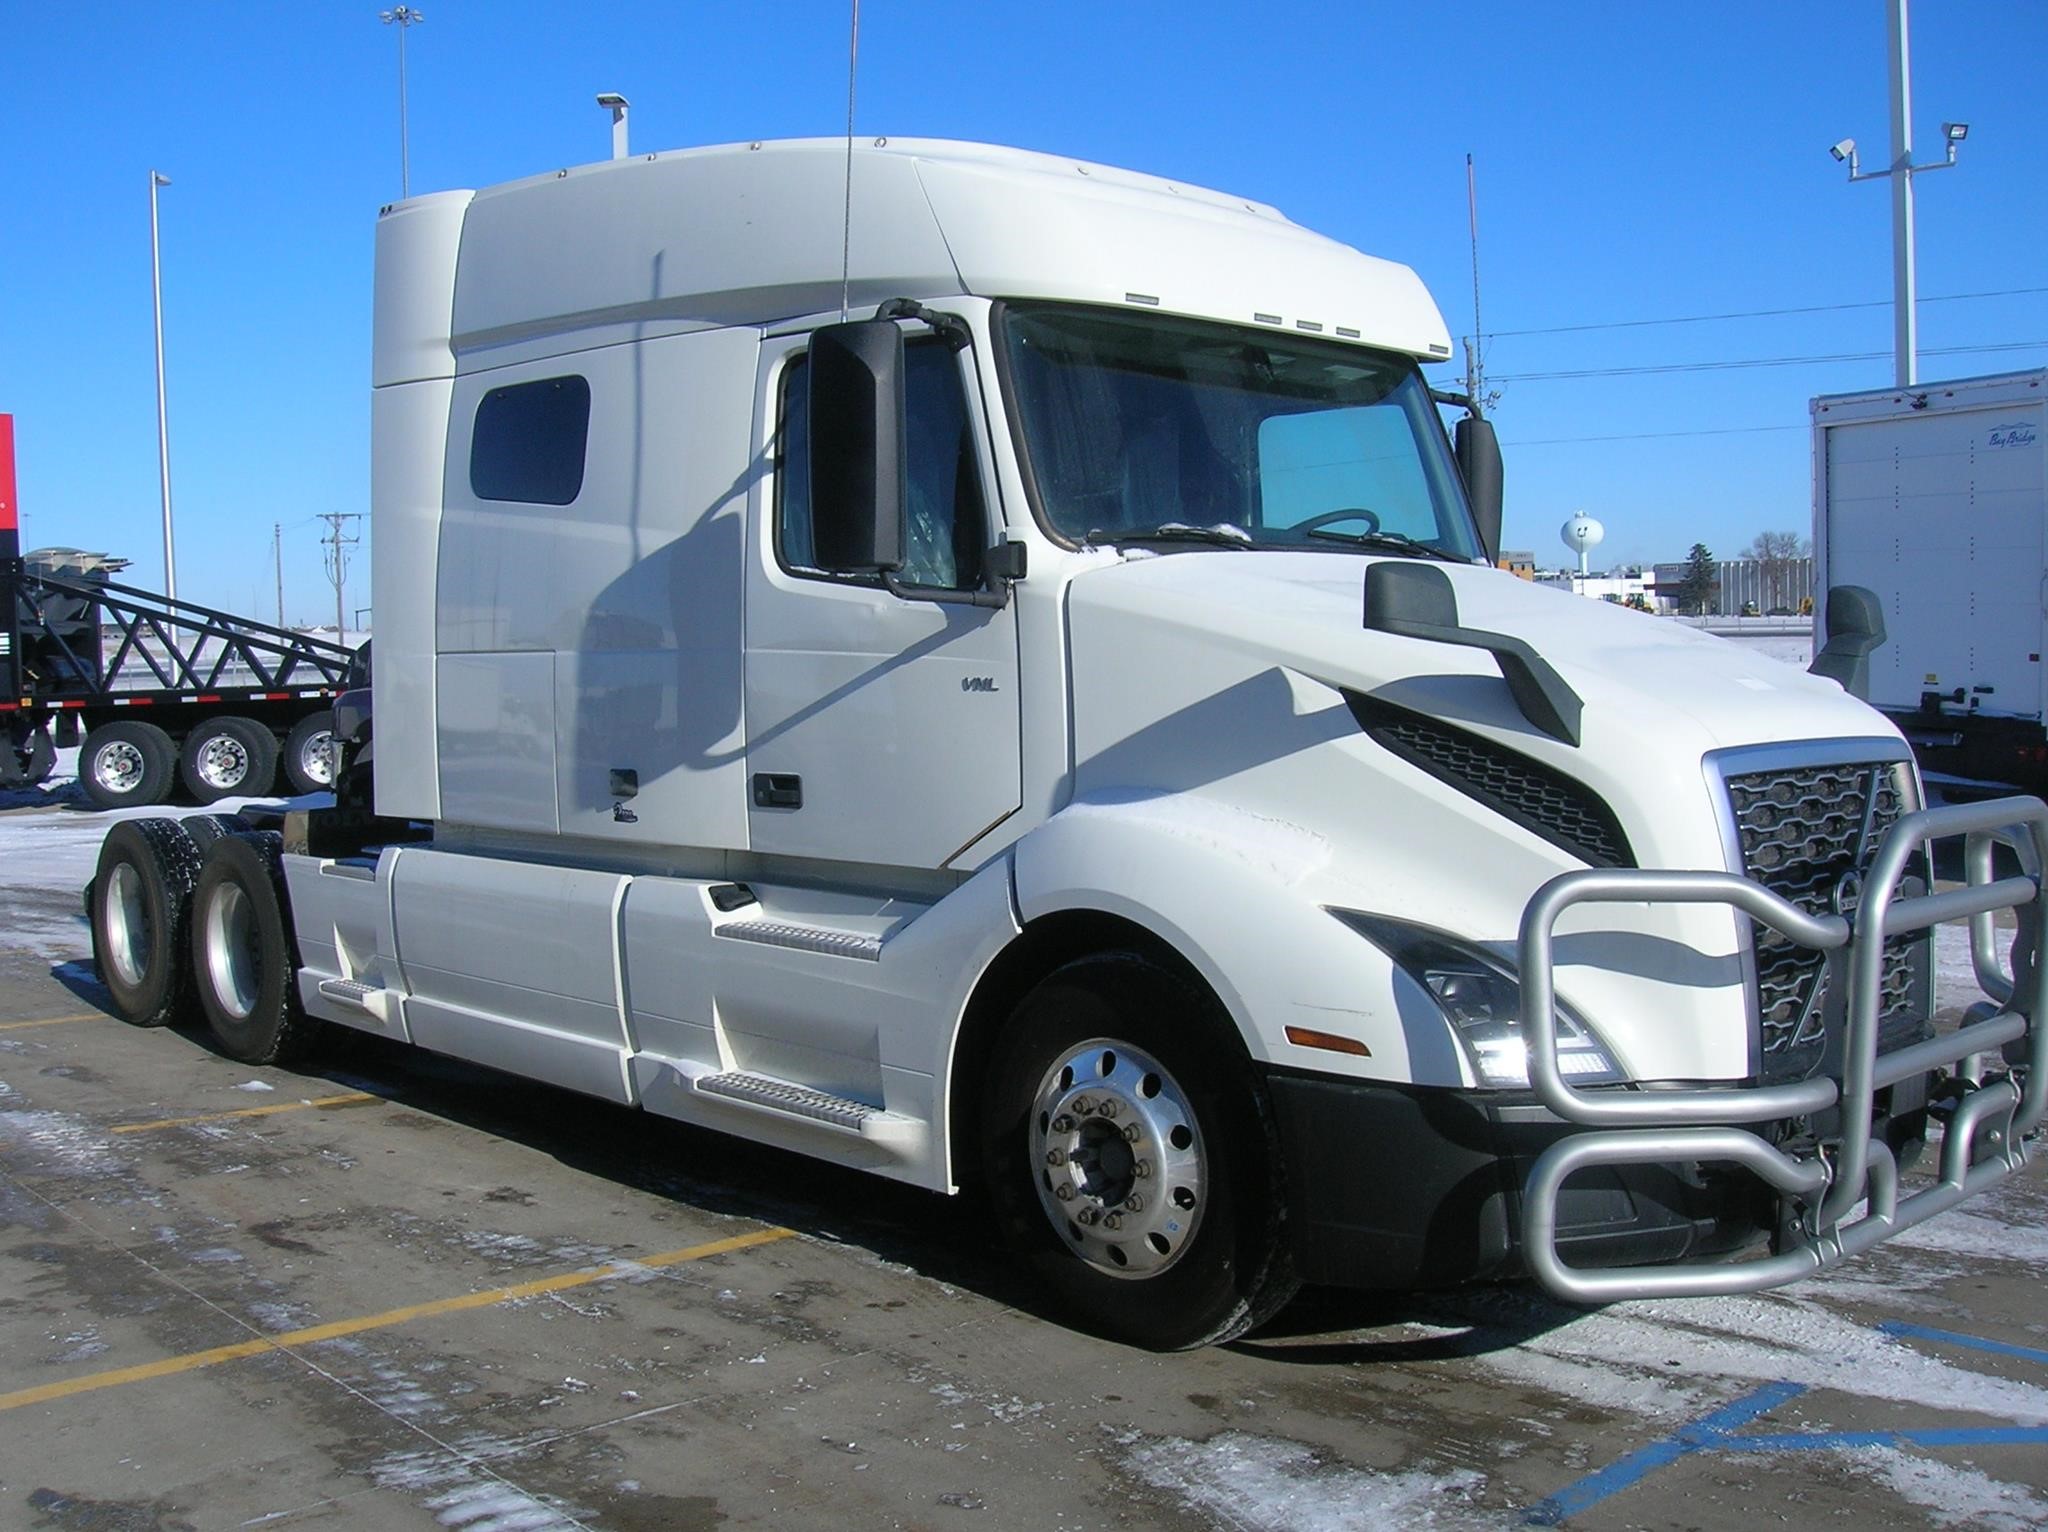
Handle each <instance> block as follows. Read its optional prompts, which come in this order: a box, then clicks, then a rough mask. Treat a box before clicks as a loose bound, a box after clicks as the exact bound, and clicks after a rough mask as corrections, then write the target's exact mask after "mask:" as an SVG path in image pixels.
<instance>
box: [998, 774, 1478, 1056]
mask: <svg viewBox="0 0 2048 1532" xmlns="http://www.w3.org/2000/svg"><path fill="white" fill-rule="evenodd" d="M1333 854H1334V852H1333V848H1332V847H1330V845H1329V844H1328V843H1327V842H1325V841H1324V840H1323V838H1322V837H1321V836H1319V835H1317V834H1315V833H1314V832H1313V831H1310V830H1306V829H1303V828H1301V827H1299V826H1295V825H1289V824H1285V823H1282V822H1280V821H1278V820H1275V819H1272V818H1269V817H1266V816H1263V815H1258V814H1254V813H1250V812H1248V811H1245V810H1242V809H1237V808H1232V807H1230V806H1228V805H1224V804H1219V803H1217V802H1215V801H1213V800H1210V799H1207V798H1203V797H1200V796H1197V795H1194V794H1187V793H1171V794H1156V795H1126V794H1119V795H1107V794H1105V795H1097V796H1093V797H1089V798H1084V799H1080V800H1077V801H1076V802H1074V803H1073V804H1072V805H1070V806H1069V807H1067V808H1066V809H1063V810H1062V811H1061V812H1060V813H1058V814H1056V815H1054V816H1053V817H1052V818H1051V819H1049V820H1047V821H1046V822H1045V824H1043V825H1042V826H1040V827H1039V828H1038V829H1036V830H1034V831H1033V832H1031V833H1030V834H1029V835H1027V836H1025V837H1024V838H1023V839H1022V840H1021V841H1019V842H1018V843H1017V845H1016V846H1015V847H1014V848H1013V849H1012V856H1013V858H1014V864H1015V869H1016V871H1015V878H1016V895H1017V908H1018V913H1019V914H1020V915H1021V916H1022V917H1023V919H1024V921H1025V923H1026V924H1027V925H1028V924H1029V923H1030V922H1031V921H1033V920H1036V919H1039V918H1041V917H1043V916H1046V915H1050V914H1053V913H1055V912H1057V911H1061V910H1069V909H1092V910H1101V911H1104V912H1106V913H1109V914H1113V915H1118V916H1121V917H1123V918H1124V919H1126V920H1129V921H1131V922H1133V923H1134V924H1137V925H1140V926H1142V927H1144V928H1145V929H1146V930H1148V931H1151V932H1152V933H1153V934H1155V935H1156V936H1158V937H1159V938H1160V940H1162V941H1164V942H1166V943H1168V944H1169V945H1170V946H1172V947H1173V948H1174V950H1175V951H1177V952H1179V953H1180V954H1181V955H1182V956H1184V957H1185V958H1186V959H1187V960H1188V961H1189V962H1190V963H1192V964H1193V965H1194V966H1195V968H1196V970H1197V971H1198V972H1199V973H1200V974H1201V975H1202V977H1203V978H1204V979H1205V980H1206V981H1207V982H1208V984H1209V987H1210V988H1211V989H1212V990H1214V991H1215V993H1216V995H1217V998H1218V999H1219V1000H1221V1001H1222V1003H1223V1006H1224V1008H1225V1010H1227V1011H1228V1012H1229V1014H1230V1016H1231V1019H1232V1020H1233V1021H1234V1022H1236V1024H1237V1028H1238V1031H1239V1033H1240V1034H1241V1035H1242V1036H1243V1038H1244V1042H1245V1047H1246V1049H1247V1050H1248V1051H1249V1052H1250V1054H1251V1056H1252V1057H1253V1058H1254V1059H1256V1060H1259V1061H1260V1062H1262V1063H1266V1064H1272V1065H1278V1066H1284V1067H1287V1068H1293V1069H1308V1070H1315V1071H1318V1072H1321V1073H1324V1074H1341V1075H1349V1076H1354V1077H1356V1078H1359V1079H1369V1080H1385V1081H1395V1082H1402V1083H1408V1084H1418V1085H1459V1084H1469V1083H1470V1082H1469V1080H1468V1079H1467V1077H1466V1072H1465V1068H1464V1061H1463V1059H1462V1057H1461V1055H1460V1053H1459V1051H1458V1046H1457V1043H1456V1042H1455V1040H1454V1039H1453V1038H1452V1036H1451V1034H1450V1029H1449V1027H1448V1026H1447V1025H1446V1023H1445V1022H1444V1020H1443V1017H1442V1015H1441V1014H1440V1013H1439V1012H1438V1011H1437V1009H1436V1007H1435V1005H1434V1004H1433V1003H1432V1002H1431V1001H1429V1000H1428V999H1427V998H1426V997H1425V996H1424V995H1422V994H1421V993H1420V992H1419V991H1418V990H1417V989H1416V986H1414V985H1413V984H1412V983H1411V982H1409V981H1408V980H1407V979H1406V978H1405V976H1401V975H1399V974H1398V973H1397V971H1396V969H1395V968H1394V965H1393V963H1392V962H1391V961H1390V960H1389V959H1388V958H1387V956H1386V955H1385V954H1384V953H1382V952H1381V951H1380V950H1379V949H1378V948H1376V947H1375V946H1373V944H1372V943H1370V942H1368V941H1366V940H1365V939H1364V938H1362V937H1360V936H1358V935H1357V934H1355V933H1354V932H1353V931H1351V930H1350V929H1349V928H1348V927H1346V926H1344V925H1343V924H1341V923H1340V922H1338V921H1337V920H1336V919H1334V918H1333V917H1332V916H1331V915H1329V914H1328V912H1327V911H1325V910H1324V909H1323V907H1322V906H1321V905H1320V904H1318V903H1317V902H1316V901H1315V899H1314V898H1312V897H1310V896H1309V894H1308V893H1307V892H1306V888H1305V885H1312V884H1313V883H1314V881H1316V879H1315V875H1316V873H1317V872H1318V871H1319V870H1320V869H1321V868H1322V867H1323V866H1324V865H1325V863H1327V862H1328V861H1329V859H1330V858H1331V857H1332V855H1333ZM1289 1027H1296V1028H1305V1029H1308V1030H1311V1031H1315V1032H1322V1033H1330V1034H1334V1035H1336V1036H1339V1037H1345V1038H1350V1039H1355V1040H1356V1041H1358V1042H1360V1043H1362V1044H1364V1045H1365V1047H1366V1048H1367V1049H1368V1050H1369V1054H1368V1055H1367V1056H1365V1057H1360V1056H1358V1055H1355V1054H1347V1053H1337V1052H1332V1051H1329V1050H1326V1049H1321V1048H1311V1047H1302V1046H1299V1045H1297V1044H1295V1043H1292V1042H1290V1041H1288V1037H1287V1029H1288V1028H1289Z"/></svg>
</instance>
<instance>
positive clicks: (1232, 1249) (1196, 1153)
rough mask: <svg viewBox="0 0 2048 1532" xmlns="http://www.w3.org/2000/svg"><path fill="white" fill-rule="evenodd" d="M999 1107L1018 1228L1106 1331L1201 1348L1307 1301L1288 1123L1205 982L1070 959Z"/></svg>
mask: <svg viewBox="0 0 2048 1532" xmlns="http://www.w3.org/2000/svg"><path fill="white" fill-rule="evenodd" d="M983 1105H984V1109H985V1110H984V1113H983V1123H984V1127H983V1140H982V1150H983V1153H982V1159H983V1166H984V1169H985V1170H986V1172H987V1177H988V1187H989V1193H990V1197H991V1200H992V1202H993V1204H994V1208H995V1212H996V1215H997V1218H998V1220H999V1222H1000V1224H1001V1226H1002V1232H1003V1234H1004V1236H1005V1237H1006V1239H1007V1240H1008V1242H1009V1244H1010V1246H1011V1248H1012V1249H1014V1250H1015V1251H1016V1252H1017V1253H1018V1254H1019V1255H1020V1256H1022V1257H1023V1258H1024V1259H1025V1260H1027V1261H1028V1262H1029V1263H1030V1265H1031V1267H1032V1268H1033V1270H1034V1271H1035V1273H1036V1274H1037V1276H1038V1277H1039V1279H1040V1280H1041V1281H1042V1282H1043V1283H1044V1284H1045V1286H1046V1288H1047V1289H1048V1290H1049V1291H1050V1292H1051V1293H1052V1295H1053V1296H1054V1297H1055V1298H1056V1299H1057V1300H1058V1301H1059V1303H1060V1304H1061V1305H1062V1306H1063V1307H1065V1308H1066V1309H1067V1310H1069V1311H1070V1312H1071V1313H1072V1314H1073V1315H1074V1316H1075V1317H1077V1318H1078V1319H1079V1320H1080V1321H1081V1322H1082V1323H1083V1324H1084V1325H1085V1326H1087V1327H1088V1328H1090V1329H1092V1330H1095V1331H1097V1332H1099V1333H1101V1334H1104V1335H1107V1336H1110V1337H1111V1338H1113V1339H1116V1340H1120V1341H1124V1342H1127V1343H1129V1344H1132V1345H1138V1346H1146V1347H1150V1348H1152V1349H1154V1350H1160V1351H1179V1350H1186V1349H1189V1348H1192V1347H1196V1346H1206V1345H1215V1344H1219V1343H1221V1342H1223V1341H1227V1340H1230V1339H1233V1338H1234V1337H1236V1336H1239V1335H1242V1334H1243V1333H1244V1332H1245V1331H1247V1330H1249V1329H1251V1328H1252V1327H1253V1326H1255V1325H1258V1324H1261V1323H1263V1322H1264V1321H1265V1320H1267V1319H1269V1318H1270V1317H1272V1315H1273V1314H1275V1313H1276V1312H1278V1311H1279V1309H1280V1307H1281V1305H1283V1304H1284V1303H1286V1301H1287V1300H1288V1299H1289V1298H1290V1297H1292V1296H1293V1294H1294V1292H1295V1290H1296V1288H1297V1287H1298V1285H1299V1284H1298V1282H1297V1281H1296V1279H1295V1277H1294V1272H1293V1264H1292V1261H1291V1258H1290V1256H1289V1253H1288V1250H1287V1248H1286V1246H1285V1244H1284V1242H1283V1240H1282V1229H1281V1224H1282V1219H1283V1216H1284V1206H1285V1204H1284V1199H1283V1196H1282V1187H1281V1178H1280V1156H1279V1149H1278V1145H1277V1142H1276V1138H1275V1135H1274V1131H1273V1126H1272V1116H1271V1113H1270V1111H1269V1110H1268V1109H1267V1107H1266V1105H1265V1102H1264V1098H1263V1096H1262V1095H1261V1093H1260V1091H1259V1089H1258V1086H1257V1082H1256V1081H1255V1079H1254V1078H1253V1076H1252V1074H1251V1072H1250V1070H1249V1069H1248V1068H1246V1067H1244V1063H1243V1055H1242V1050H1241V1049H1239V1048H1238V1047H1237V1046H1236V1039H1235V1037H1234V1035H1233V1034H1232V1032H1231V1030H1230V1022H1229V1019H1228V1018H1227V1017H1226V1016H1224V1015H1223V1013H1222V1010H1221V1008H1220V1007H1219V1006H1218V1005H1217V1003H1216V1001H1215V1000H1214V998H1213V997H1212V996H1210V995H1209V994H1207V993H1206V992H1205V991H1203V990H1201V989H1200V988H1199V987H1198V986H1196V985H1195V984H1193V983H1190V982H1188V981H1186V980H1184V979H1182V978H1180V977H1179V976H1177V975H1175V974H1173V973H1170V972H1169V971H1167V970H1166V969H1164V968H1162V967H1160V966H1158V965H1157V964H1155V963H1153V962H1151V961H1149V960H1147V959H1145V958H1142V957H1140V956H1138V955H1136V954H1134V953H1111V954H1105V955H1101V956H1097V957H1089V958H1083V959H1081V960H1079V961H1077V962H1073V963H1069V964H1068V965H1066V966H1065V967H1064V968H1061V969H1059V970H1058V971H1057V972H1055V973H1054V974H1052V975H1051V976H1050V977H1048V978H1047V979H1045V980H1044V981H1043V982H1041V983H1040V984H1039V985H1038V986H1037V988H1035V989H1033V990H1032V991H1031V992H1030V994H1028V995H1026V996H1025V997H1024V999H1023V1000H1022V1002H1020V1003H1019V1005H1018V1006H1017V1009H1016V1011H1015V1012H1014V1013H1013V1014H1012V1016H1011V1019H1010V1025H1009V1028H1008V1034H1007V1038H1006V1040H1005V1041H1004V1042H1003V1043H1002V1044H1001V1045H1000V1046H999V1047H998V1049H997V1053H996V1057H995V1060H994V1063H993V1065H992V1066H991V1069H990V1072H989V1077H988V1086H987V1090H986V1094H985V1095H984V1098H983Z"/></svg>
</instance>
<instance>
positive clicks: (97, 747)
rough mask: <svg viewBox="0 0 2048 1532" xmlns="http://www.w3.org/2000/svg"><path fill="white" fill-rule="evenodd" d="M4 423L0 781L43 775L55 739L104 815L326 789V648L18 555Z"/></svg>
mask: <svg viewBox="0 0 2048 1532" xmlns="http://www.w3.org/2000/svg"><path fill="white" fill-rule="evenodd" d="M12 425H13V423H12V419H11V417H8V416H5V415H0V787H20V786H31V785H34V784H35V783H38V782H41V781H42V780H44V779H45V778H47V777H48V776H49V774H50V772H51V770H52V769H53V768H54V766H55V764H56V754H57V749H58V747H59V746H69V745H74V744H75V745H81V746H82V749H81V751H80V755H79V767H78V774H79V779H80V781H81V783H82V785H83V786H84V789H85V793H86V795H87V797H89V798H90V799H91V800H92V801H93V802H94V803H96V804H98V805H99V806H100V807H102V808H127V807H147V806H149V805H151V804H156V803H161V802H163V801H164V800H165V799H166V798H168V797H169V796H170V795H171V794H172V792H173V791H175V790H176V789H177V788H178V787H180V786H182V787H183V788H184V789H185V790H186V791H187V792H189V793H190V794H191V795H192V796H193V797H195V798H197V799H198V800H199V801H200V802H202V803H211V802H213V801H215V800H216V799H219V798H225V797H228V796H230V795H235V794H254V793H267V792H269V791H271V790H272V788H273V786H275V785H278V779H279V777H280V774H281V775H282V778H283V784H282V785H284V786H286V787H288V788H290V789H291V790H292V791H294V792H312V791H318V790H320V789H322V788H325V787H327V786H328V785H329V784H330V783H331V782H332V779H333V769H332V766H331V764H330V762H329V745H330V741H331V738H332V734H333V717H332V708H333V704H334V698H335V697H336V695H338V693H339V691H340V689H341V683H342V679H343V676H344V675H345V673H346V672H347V669H348V664H349V660H350V657H351V655H350V651H349V650H348V649H347V648H346V647H345V646H343V645H341V644H338V643H329V642H328V641H326V640H325V639H319V638H313V637H310V636H308V635H306V634H303V633H293V632H291V631H289V630H287V629H284V628H280V627H273V626H272V625H270V624H268V623H263V622H257V621H254V620H253V619H250V618H247V617H239V616H236V615H234V614H233V613H229V612H222V611H216V610H215V609H213V608H212V607H206V606H199V605H196V604H195V603H193V602H189V601H174V600H172V599H171V598H170V597H168V596H165V595H161V594H159V593H157V592H155V591H150V590H144V589H142V588H140V587H137V586H132V585H123V584H118V583H116V582H114V581H112V580H108V579H106V578H105V577H104V574H105V572H104V570H97V569H91V568H89V567H87V566H88V565H89V564H90V562H91V561H90V560H85V561H79V562H78V564H77V566H76V568H77V572H76V573H67V572H57V571H58V570H60V569H65V568H67V567H69V566H66V565H64V564H63V563H62V561H60V560H51V559H48V558H45V557H44V556H42V555H31V556H30V557H29V558H27V559H24V558H23V557H22V556H21V552H20V546H19V538H20V534H19V531H18V528H17V523H16V510H15V498H14V475H13V453H12V443H13V430H12Z"/></svg>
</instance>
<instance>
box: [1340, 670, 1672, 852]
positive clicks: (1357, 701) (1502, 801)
mask: <svg viewBox="0 0 2048 1532" xmlns="http://www.w3.org/2000/svg"><path fill="white" fill-rule="evenodd" d="M1344 699H1345V701H1346V702H1348V703H1349V704H1350V705H1351V716H1352V717H1354V718H1356V719H1357V720H1358V725H1359V727H1360V728H1362V729H1364V730H1365V732H1366V733H1367V734H1368V735H1369V736H1371V738H1372V739H1373V740H1374V741H1376V742H1377V743H1378V744H1380V745H1381V746H1383V747H1384V748H1386V749H1388V750H1391V751H1392V752H1393V753H1394V754H1395V755H1398V756H1400V757H1401V759H1403V760H1405V761H1407V762H1408V763H1409V764H1411V765H1414V766H1419V767H1421V768H1422V769H1423V770H1424V771H1426V772H1428V773H1429V774H1430V775H1431V776H1433V777H1436V778H1437V779H1438V780H1440V781H1442V782H1445V783H1448V784H1449V785H1450V786H1452V787H1455V788H1456V789H1457V790H1458V791H1459V792H1461V793H1464V794H1465V795H1466V796H1467V797H1469V798H1476V799H1477V800H1478V801H1479V802H1481V803H1483V804H1485V805H1486V806H1487V807H1488V808H1490V809H1492V810H1493V811H1494V812H1495V813H1497V814H1499V815H1501V816H1502V817H1503V818H1507V819H1512V820H1513V821H1514V822H1515V823H1516V824H1518V825H1520V826H1522V828H1523V829H1525V830H1529V831H1531V832H1533V833H1534V834H1537V835H1540V836H1542V837H1543V839H1545V840H1547V841H1549V842H1550V843H1551V844H1552V845H1553V846H1557V847H1560V848H1561V849H1563V850H1565V851H1569V852H1570V853H1571V854H1572V855H1573V856H1575V857H1577V858H1578V859H1579V860H1580V861H1582V862H1585V863H1587V864H1589V865H1590V866H1594V867H1633V866H1635V865H1636V859H1635V853H1634V852H1633V851H1631V850H1630V849H1629V844H1628V837H1627V836H1626V835H1625V834H1623V833H1622V828H1621V821H1620V820H1618V819H1616V818H1615V817H1614V810H1612V809H1610V808H1609V807H1608V806H1607V805H1606V803H1605V802H1603V801H1602V800H1601V798H1600V795H1599V794H1598V793H1596V792H1594V791H1593V790H1592V789H1591V788H1590V787H1588V786H1586V784H1585V783H1583V782H1579V781H1576V780H1574V779H1573V778H1571V777H1568V776H1566V775H1565V774H1564V773H1563V772H1561V771H1556V770H1553V769H1552V768H1551V767H1548V766H1545V765H1544V764H1542V763H1541V762H1540V761H1534V760H1531V759H1530V758H1529V757H1528V756H1526V755H1522V754H1520V753H1518V752H1517V751H1513V750H1510V749H1508V748H1506V747H1505V746H1503V745H1497V744H1495V743H1494V742H1493V741H1492V740H1490V739H1484V738H1482V737H1481V736H1479V735H1477V734H1470V733H1467V732H1466V731H1465V730H1463V729H1456V728H1452V727H1451V726H1450V725H1449V724H1445V723H1439V722H1438V721H1437V720H1436V719H1434V718H1430V717H1427V716H1425V715H1424V714H1421V713H1411V712H1410V711H1409V710H1408V709H1407V708H1404V707H1397V706H1395V705H1394V704H1393V703H1391V702H1382V701H1381V700H1380V699H1378V698H1377V697H1368V696H1365V695H1363V694H1362V693H1359V692H1353V691H1347V692H1345V693H1344Z"/></svg>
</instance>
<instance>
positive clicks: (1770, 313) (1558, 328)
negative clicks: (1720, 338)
mask: <svg viewBox="0 0 2048 1532" xmlns="http://www.w3.org/2000/svg"><path fill="white" fill-rule="evenodd" d="M2035 293H2048V287H2007V288H2001V289H2000V290H1998V291H1996V292H1987V293H1947V294H1944V295H1942V296H1941V297H1937V298H1922V299H1921V300H1920V302H1922V303H1966V302H1970V301H1972V300H1975V299H1979V298H2020V297H2026V296H2030V295H2032V294H2035ZM1891 306H1892V300H1891V299H1889V298H1885V299H1880V300H1876V301H1872V302H1867V303H1813V304H1807V305H1805V306H1803V307H1800V308H1789V309H1740V310H1737V311H1735V312H1733V313H1728V314H1680V315H1676V316H1674V317H1672V318H1669V319H1612V320H1606V321H1603V322H1601V323H1597V324H1561V325H1550V326H1547V327H1545V328H1543V329H1539V330H1489V331H1487V332H1486V334H1485V337H1484V338H1485V339H1487V340H1499V339H1501V338H1503V337H1505V336H1522V335H1576V334H1579V333H1581V332H1583V331H1586V330H1640V329H1644V328H1647V327H1649V326H1652V325H1667V324H1712V323H1715V322H1717V321H1719V320H1724V319H1779V318H1783V317H1784V316H1786V315H1789V314H1833V313H1839V312H1841V311H1843V310H1846V309H1888V308H1890V307H1891Z"/></svg>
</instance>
